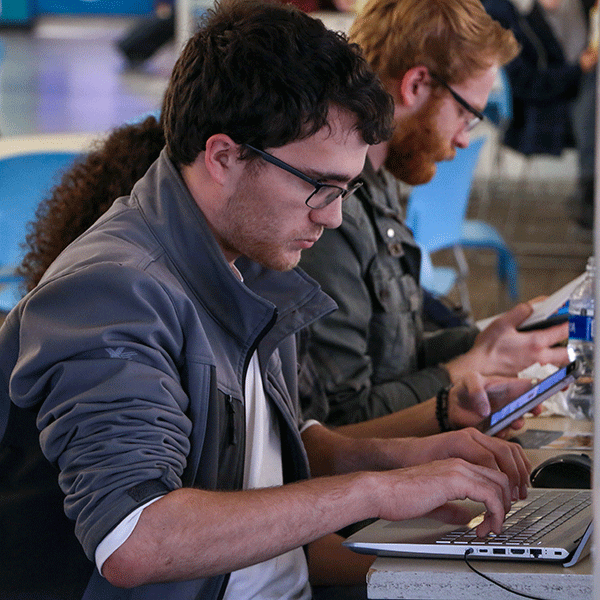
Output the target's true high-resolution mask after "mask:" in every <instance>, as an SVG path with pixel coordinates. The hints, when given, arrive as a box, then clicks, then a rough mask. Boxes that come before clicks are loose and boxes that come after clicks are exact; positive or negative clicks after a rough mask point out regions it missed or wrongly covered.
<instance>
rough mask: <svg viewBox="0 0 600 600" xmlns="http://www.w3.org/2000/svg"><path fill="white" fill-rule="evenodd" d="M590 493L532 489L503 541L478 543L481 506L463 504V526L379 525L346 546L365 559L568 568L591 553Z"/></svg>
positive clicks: (428, 522)
mask: <svg viewBox="0 0 600 600" xmlns="http://www.w3.org/2000/svg"><path fill="white" fill-rule="evenodd" d="M591 499H592V497H591V490H574V489H568V490H559V489H542V488H533V489H530V490H529V494H528V497H527V499H526V500H519V501H518V502H515V503H514V504H513V505H512V508H511V510H510V512H509V513H508V514H507V516H506V519H505V522H504V528H503V532H502V534H501V535H495V534H490V535H488V536H487V537H485V538H478V537H477V535H476V534H475V528H476V527H477V525H478V524H479V523H481V521H482V520H483V514H484V512H483V511H484V507H483V505H482V504H478V503H475V502H470V501H464V502H461V503H460V504H461V506H463V507H465V508H467V509H468V510H469V512H470V515H471V516H472V518H471V520H470V521H469V522H468V523H467V524H465V525H461V526H457V525H456V524H451V525H449V524H446V523H442V522H441V521H438V520H435V519H432V518H421V519H411V520H407V521H399V522H391V521H385V520H383V519H379V520H377V521H375V522H374V523H372V524H371V525H368V526H367V527H365V528H363V529H361V530H359V531H357V532H356V533H354V534H353V535H351V536H350V537H349V538H347V539H346V540H345V541H344V545H345V546H347V547H348V548H350V549H352V550H355V551H356V552H360V553H363V554H377V555H379V556H403V557H413V558H414V557H418V556H423V557H436V558H463V557H465V555H466V553H468V555H469V558H485V559H503V560H544V561H556V562H561V563H563V565H564V566H572V565H573V564H575V563H576V562H577V561H579V560H580V559H581V558H583V557H584V556H586V555H587V554H588V553H589V548H590V544H591V538H592V535H591V534H592V512H593V511H592V503H591Z"/></svg>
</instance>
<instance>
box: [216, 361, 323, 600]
mask: <svg viewBox="0 0 600 600" xmlns="http://www.w3.org/2000/svg"><path fill="white" fill-rule="evenodd" d="M244 392H245V410H246V458H245V463H244V489H256V488H264V487H275V486H280V485H282V484H283V468H282V463H281V437H280V431H279V424H278V422H277V419H276V418H275V415H274V414H273V410H272V408H271V405H270V404H269V402H267V399H266V397H265V392H264V388H263V383H262V379H261V376H260V368H259V364H258V356H257V354H256V353H254V355H253V356H252V360H251V361H250V365H249V366H248V373H247V375H246V381H245V390H244ZM310 597H311V591H310V586H309V584H308V566H307V564H306V556H305V554H304V550H303V549H302V548H296V549H295V550H292V551H290V552H287V553H286V554H282V555H280V556H276V557H275V558H272V559H270V560H267V561H265V562H262V563H258V564H256V565H253V566H251V567H247V568H245V569H240V570H239V571H234V572H233V573H232V574H231V576H230V579H229V584H228V585H227V589H226V591H225V596H224V600H238V599H239V598H244V599H245V600H250V599H256V600H259V599H260V600H267V599H269V600H270V599H273V600H276V599H277V600H279V599H282V600H284V599H285V600H287V599H289V600H291V599H298V600H300V599H307V600H308V599H310Z"/></svg>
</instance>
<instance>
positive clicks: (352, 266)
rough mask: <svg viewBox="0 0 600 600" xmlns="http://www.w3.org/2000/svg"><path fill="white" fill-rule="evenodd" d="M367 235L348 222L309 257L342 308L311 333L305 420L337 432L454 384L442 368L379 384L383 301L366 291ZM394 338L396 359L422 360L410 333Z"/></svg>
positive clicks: (309, 265) (307, 264) (304, 371)
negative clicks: (374, 346) (373, 347)
mask: <svg viewBox="0 0 600 600" xmlns="http://www.w3.org/2000/svg"><path fill="white" fill-rule="evenodd" d="M354 229H356V231H355V233H352V232H353V231H354ZM360 234H361V232H360V227H357V228H355V227H354V225H353V224H352V223H351V221H350V219H347V218H346V215H344V224H343V225H342V227H340V228H338V229H336V230H328V231H326V232H324V234H323V236H322V238H321V239H320V240H319V243H318V244H316V245H315V247H313V248H312V249H311V251H309V252H307V251H305V252H303V257H302V262H301V266H302V268H303V269H305V270H306V271H307V272H308V274H309V275H311V276H312V277H314V278H315V279H316V280H317V281H318V282H319V284H320V285H321V286H322V287H323V289H324V291H325V292H326V293H327V294H329V295H330V296H331V297H332V298H333V299H334V300H335V301H336V303H337V304H338V306H339V308H338V310H336V311H334V312H333V313H331V314H330V315H328V316H326V317H324V318H322V319H320V320H319V321H317V322H316V323H314V324H313V325H312V326H311V327H310V330H309V333H308V335H306V336H305V339H304V341H303V343H302V344H301V347H300V373H301V377H300V395H301V402H302V408H303V412H304V416H305V417H306V418H316V419H319V420H321V421H323V422H326V423H327V424H329V425H342V424H346V423H355V422H360V421H364V420H367V419H372V418H374V417H378V416H382V415H386V414H389V413H392V412H395V411H397V410H400V409H402V408H405V407H407V406H410V405H413V404H416V403H418V402H421V401H422V400H426V399H428V398H431V397H432V396H434V395H435V394H436V393H437V392H438V390H439V389H440V388H442V387H444V386H446V385H448V384H449V383H450V381H449V377H448V374H447V372H446V371H445V370H444V369H443V368H441V367H439V366H437V365H435V364H433V365H431V366H427V367H425V368H419V366H418V365H417V364H416V363H415V365H414V368H412V369H409V370H407V371H406V372H404V373H403V374H402V375H401V376H398V377H394V378H389V379H387V380H382V381H378V382H375V380H374V376H373V375H374V371H375V368H376V367H375V362H376V361H377V360H378V359H377V357H374V356H372V355H371V353H370V348H369V337H370V334H371V333H372V332H371V329H372V328H373V327H374V325H373V318H372V317H373V311H374V302H375V299H374V298H373V292H372V290H370V289H369V286H368V285H367V283H366V276H367V270H368V268H369V265H368V258H367V256H366V255H365V254H364V252H365V250H364V239H363V240H362V241H361V240H360V237H361V235H360ZM406 329H407V330H409V329H410V328H409V327H407V328H406ZM384 333H385V332H384ZM404 333H408V337H407V338H403V337H402V335H403V334H404ZM395 334H398V335H397V336H395ZM393 337H396V342H397V343H399V347H394V344H392V343H390V344H389V345H390V346H391V347H390V351H391V352H396V353H402V352H409V351H412V352H413V353H416V351H415V349H414V348H412V349H409V348H406V347H405V348H402V347H401V346H402V344H406V345H408V344H412V345H413V346H414V345H415V344H416V342H415V339H414V337H412V335H411V334H410V332H393V335H391V336H390V339H392V338H393Z"/></svg>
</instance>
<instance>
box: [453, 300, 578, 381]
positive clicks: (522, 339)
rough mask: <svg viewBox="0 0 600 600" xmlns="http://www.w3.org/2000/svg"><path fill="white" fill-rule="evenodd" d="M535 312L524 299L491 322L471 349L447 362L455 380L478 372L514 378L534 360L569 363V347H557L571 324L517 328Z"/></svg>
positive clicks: (543, 362) (478, 336)
mask: <svg viewBox="0 0 600 600" xmlns="http://www.w3.org/2000/svg"><path fill="white" fill-rule="evenodd" d="M532 311H533V308H532V307H531V305H530V304H529V303H527V302H524V303H521V304H517V306H515V307H514V308H512V309H511V310H509V311H507V312H505V313H503V314H502V315H501V316H499V317H498V318H497V319H495V320H494V321H493V322H492V323H490V325H488V327H486V328H485V329H484V330H483V331H482V332H481V333H479V334H478V335H477V337H476V338H475V343H474V344H473V347H472V348H471V349H470V350H469V351H468V352H466V353H465V354H462V355H461V356H458V357H456V358H454V359H452V360H451V361H450V362H448V363H447V364H446V365H445V367H446V368H447V370H448V372H449V374H450V378H451V380H452V382H453V383H457V382H458V381H459V380H460V379H462V378H463V377H464V376H466V375H467V374H469V373H474V372H476V373H481V374H482V375H503V376H505V377H514V376H516V375H517V374H518V373H519V372H520V371H522V370H523V369H526V368H527V367H529V366H530V365H532V364H534V363H540V364H542V365H545V364H548V363H550V364H553V365H557V366H560V365H565V364H567V363H568V362H569V356H568V354H567V349H566V348H565V347H557V344H559V343H561V342H563V341H564V340H566V339H567V338H568V335H569V326H568V323H562V324H560V325H554V326H553V327H548V328H547V329H538V330H535V331H527V332H521V331H517V327H518V326H519V325H520V324H521V323H522V322H523V321H524V320H525V319H526V318H527V317H528V316H529V315H530V314H531V313H532Z"/></svg>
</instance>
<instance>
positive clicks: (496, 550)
mask: <svg viewBox="0 0 600 600" xmlns="http://www.w3.org/2000/svg"><path fill="white" fill-rule="evenodd" d="M492 552H493V553H494V554H506V550H505V549H504V548H494V549H493V550H492Z"/></svg>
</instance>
